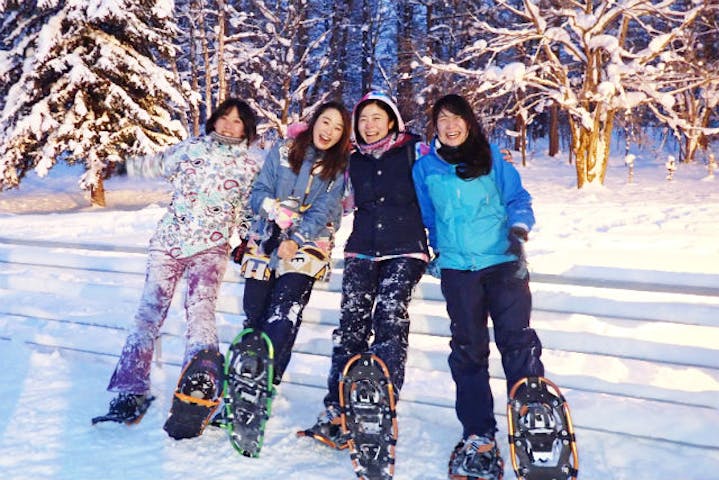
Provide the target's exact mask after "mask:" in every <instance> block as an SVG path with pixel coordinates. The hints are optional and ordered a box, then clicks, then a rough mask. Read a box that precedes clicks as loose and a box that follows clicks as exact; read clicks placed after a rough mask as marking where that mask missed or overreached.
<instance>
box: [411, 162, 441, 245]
mask: <svg viewBox="0 0 719 480" xmlns="http://www.w3.org/2000/svg"><path fill="white" fill-rule="evenodd" d="M429 161H430V157H429V156H424V157H420V158H419V159H417V161H416V162H415V164H414V166H413V167H412V179H413V180H414V188H415V191H416V192H417V201H418V202H419V208H420V211H421V213H422V223H424V226H425V228H427V232H428V239H429V246H430V247H432V250H434V251H435V253H436V252H437V230H436V228H435V224H434V206H433V205H432V200H431V199H430V197H429V191H428V189H427V181H426V171H425V170H426V168H425V166H426V165H427V163H428V162H429Z"/></svg>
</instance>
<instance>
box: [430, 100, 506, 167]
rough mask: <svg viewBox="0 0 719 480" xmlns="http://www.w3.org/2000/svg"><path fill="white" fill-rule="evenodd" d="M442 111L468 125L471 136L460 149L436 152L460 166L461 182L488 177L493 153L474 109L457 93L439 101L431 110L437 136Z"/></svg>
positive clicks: (444, 147)
mask: <svg viewBox="0 0 719 480" xmlns="http://www.w3.org/2000/svg"><path fill="white" fill-rule="evenodd" d="M442 110H447V111H448V112H450V113H453V114H455V115H459V116H460V117H461V118H462V120H464V122H465V123H466V124H467V130H468V136H467V139H466V140H465V141H464V143H462V144H461V145H459V146H457V147H448V146H444V145H443V146H442V147H441V148H440V149H438V150H437V152H438V153H439V154H440V155H441V156H442V158H444V159H445V160H447V161H448V162H450V163H454V164H457V176H458V177H460V178H463V179H465V180H471V179H473V178H477V177H481V176H482V175H487V174H488V173H489V172H490V170H491V169H492V150H491V148H490V146H489V141H488V140H487V137H486V136H485V135H484V132H483V131H482V127H481V126H480V125H479V122H478V121H477V117H476V116H475V114H474V111H473V110H472V106H471V105H470V104H469V102H468V101H467V100H466V99H465V98H464V97H462V96H460V95H457V94H454V93H451V94H449V95H445V96H444V97H442V98H440V99H439V100H437V102H436V103H435V104H434V106H433V107H432V126H433V127H434V131H435V132H437V118H438V117H439V113H440V112H441V111H442Z"/></svg>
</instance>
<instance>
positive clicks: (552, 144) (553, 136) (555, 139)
mask: <svg viewBox="0 0 719 480" xmlns="http://www.w3.org/2000/svg"><path fill="white" fill-rule="evenodd" d="M548 153H549V156H550V157H553V156H555V155H556V154H557V153H559V106H558V105H557V104H556V103H553V104H552V106H551V107H550V108H549V152H548Z"/></svg>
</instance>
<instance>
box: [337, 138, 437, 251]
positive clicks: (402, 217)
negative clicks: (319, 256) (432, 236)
mask: <svg viewBox="0 0 719 480" xmlns="http://www.w3.org/2000/svg"><path fill="white" fill-rule="evenodd" d="M403 136H404V141H403V142H400V143H399V144H398V145H395V146H394V147H393V148H391V149H389V150H388V151H386V152H385V153H383V154H382V155H381V156H380V157H379V158H375V157H374V156H373V155H370V154H364V153H362V152H361V151H360V150H355V151H354V152H353V153H352V155H351V156H350V161H349V177H350V182H351V184H352V189H353V191H354V225H353V227H352V233H351V234H350V236H349V238H348V239H347V243H346V245H345V253H351V254H361V255H367V256H370V257H381V256H385V255H403V254H408V253H423V254H427V252H428V250H427V238H426V233H425V230H424V226H423V224H422V217H421V213H420V210H419V204H418V203H417V196H416V195H415V191H414V184H413V182H412V163H413V162H414V158H415V144H416V143H417V142H418V141H419V137H417V136H415V135H412V134H403Z"/></svg>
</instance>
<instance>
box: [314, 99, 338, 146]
mask: <svg viewBox="0 0 719 480" xmlns="http://www.w3.org/2000/svg"><path fill="white" fill-rule="evenodd" d="M344 128H345V123H344V121H343V120H342V114H341V113H340V112H339V110H337V109H334V108H328V109H327V110H325V111H324V112H322V113H320V116H319V117H317V121H316V122H315V126H314V127H313V128H312V143H313V144H314V145H315V148H316V149H317V150H321V151H325V150H329V149H330V148H332V147H334V146H335V145H336V144H337V142H339V141H340V139H341V138H342V132H343V130H344Z"/></svg>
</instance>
